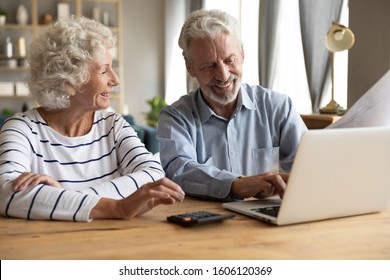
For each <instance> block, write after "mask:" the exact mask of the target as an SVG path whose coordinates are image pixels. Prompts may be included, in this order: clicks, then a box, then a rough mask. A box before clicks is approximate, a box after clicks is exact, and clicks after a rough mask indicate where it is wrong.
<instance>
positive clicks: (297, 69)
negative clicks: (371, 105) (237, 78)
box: [166, 0, 348, 114]
mask: <svg viewBox="0 0 390 280" xmlns="http://www.w3.org/2000/svg"><path fill="white" fill-rule="evenodd" d="M176 1H177V2H181V1H180V0H176ZM168 2H170V1H168ZM280 5H281V11H280V12H281V14H282V16H281V17H280V18H281V22H280V23H279V30H278V39H277V45H276V48H277V51H276V57H275V59H276V65H277V69H276V73H275V77H274V81H273V83H272V84H273V90H275V91H278V92H280V93H284V94H286V95H288V96H290V98H291V99H292V101H293V103H294V106H295V107H296V108H297V110H298V112H299V113H301V114H310V113H312V109H311V101H310V94H309V89H308V85H307V78H306V70H305V63H304V56H303V48H302V40H301V31H300V30H301V29H300V20H299V6H298V5H299V1H281V2H280ZM343 5H344V6H343V10H342V11H343V12H342V15H341V18H340V23H341V24H343V25H346V26H348V1H344V4H343ZM259 6H260V0H250V1H247V0H246V1H245V0H224V1H221V0H205V1H204V8H205V9H220V10H224V11H226V12H228V13H230V14H231V15H233V16H234V17H236V18H237V19H238V20H239V21H240V24H241V28H242V30H241V32H242V40H243V43H244V49H245V63H244V65H243V82H245V83H248V84H252V85H255V84H259V72H258V60H259V58H258V40H259V38H258V25H259V24H258V22H259ZM166 18H168V19H169V18H175V17H174V16H170V17H166ZM176 18H177V17H176ZM181 20H182V19H181ZM181 24H182V21H181V23H180V24H179V25H180V27H181ZM180 27H179V26H178V23H176V27H175V28H176V30H178V31H176V32H177V33H179V32H180ZM329 27H330V26H329ZM177 38H178V34H177V37H175V38H174V40H173V41H170V42H174V43H173V44H174V46H172V43H170V46H169V47H168V46H166V49H168V50H170V52H171V53H173V52H175V55H177V54H178V53H180V59H181V61H180V62H176V63H169V62H168V63H167V64H166V65H167V66H169V69H174V67H176V68H175V69H176V70H174V71H172V70H169V69H168V68H167V69H166V70H167V71H166V73H179V72H180V71H183V69H184V71H185V66H184V62H183V58H182V56H181V50H180V49H179V47H178V46H177ZM324 38H325V34H324ZM171 39H172V38H171ZM324 44H325V42H324ZM291 46H292V47H291ZM176 48H177V49H179V51H178V50H176V51H174V50H172V49H176ZM173 56H174V55H172V54H171V58H170V61H172V59H173V58H172V57H173ZM175 65H176V66H175ZM347 72H348V52H347V51H344V52H340V53H336V54H335V100H336V101H337V102H338V103H339V104H340V105H341V106H342V107H346V104H347ZM167 76H168V75H167ZM169 76H171V78H170V80H171V82H170V83H169V82H167V80H166V100H167V102H168V103H171V102H173V101H175V100H177V99H178V98H179V97H180V96H181V95H183V94H185V93H186V92H187V89H186V86H185V84H186V83H185V75H169ZM178 77H180V79H182V80H183V81H181V82H180V81H178ZM167 79H169V77H167ZM169 85H171V88H169ZM172 85H176V88H175V87H173V86H172ZM177 86H179V88H178V87H177ZM330 99H331V88H329V89H327V90H326V93H324V95H323V97H322V100H321V104H320V107H323V106H325V105H326V104H327V103H328V102H329V101H330Z"/></svg>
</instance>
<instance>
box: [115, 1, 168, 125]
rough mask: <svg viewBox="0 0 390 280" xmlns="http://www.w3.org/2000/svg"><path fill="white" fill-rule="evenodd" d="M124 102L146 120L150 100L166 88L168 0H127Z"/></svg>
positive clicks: (142, 119)
mask: <svg viewBox="0 0 390 280" xmlns="http://www.w3.org/2000/svg"><path fill="white" fill-rule="evenodd" d="M122 8H123V10H122V13H123V15H122V20H123V22H122V32H123V60H124V68H123V73H124V75H123V77H122V81H121V83H122V85H123V86H124V89H125V92H124V103H125V104H127V105H128V108H129V113H130V114H132V115H133V116H134V117H135V119H136V122H137V123H146V121H145V116H144V113H145V112H148V111H149V105H148V104H147V103H146V100H147V99H149V98H152V97H154V96H155V95H157V94H161V93H162V91H163V90H164V75H163V73H164V1H163V0H157V1H156V0H123V2H122Z"/></svg>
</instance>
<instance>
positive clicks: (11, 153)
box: [0, 109, 164, 221]
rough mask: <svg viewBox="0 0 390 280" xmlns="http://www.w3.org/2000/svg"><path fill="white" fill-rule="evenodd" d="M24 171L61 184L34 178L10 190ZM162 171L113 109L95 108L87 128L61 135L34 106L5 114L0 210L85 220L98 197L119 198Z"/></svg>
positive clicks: (6, 213) (0, 134)
mask: <svg viewBox="0 0 390 280" xmlns="http://www.w3.org/2000/svg"><path fill="white" fill-rule="evenodd" d="M23 172H33V173H39V174H46V175H49V176H51V177H53V178H54V179H56V180H57V181H58V182H60V183H61V184H62V186H63V187H64V189H61V188H56V187H53V186H48V185H45V184H39V185H37V186H32V187H29V188H26V189H25V190H24V191H20V192H15V191H14V190H13V188H12V181H13V180H14V179H15V178H17V177H18V176H19V175H20V174H21V173H23ZM163 176H164V171H163V170H162V167H161V165H160V163H159V161H158V160H156V159H155V158H154V156H153V155H152V154H151V153H150V152H149V151H148V150H146V148H145V146H144V144H143V143H142V142H141V141H140V139H139V138H138V136H137V134H136V132H135V131H134V129H133V128H132V127H131V126H130V125H129V124H128V123H127V122H126V121H125V120H124V119H123V118H122V117H121V116H120V115H118V114H116V113H108V112H104V111H97V112H95V116H94V123H93V126H92V129H91V130H90V132H89V133H88V134H86V135H84V136H80V137H66V136H63V135H61V134H59V133H57V132H56V131H55V130H53V129H52V128H51V127H49V126H48V124H47V123H46V122H45V121H44V120H43V119H42V118H41V116H40V115H39V113H38V111H37V110H36V109H31V110H29V111H27V112H24V113H18V114H16V115H15V116H13V117H11V118H9V119H8V120H7V121H6V122H5V123H4V125H3V127H2V130H1V132H0V213H1V214H2V215H4V216H9V217H20V218H25V219H45V220H50V219H52V220H73V221H89V220H90V218H89V216H90V212H91V210H92V209H93V207H95V206H96V204H97V203H98V201H99V199H100V198H101V197H106V198H113V199H121V198H124V197H127V196H129V195H130V194H132V193H133V192H135V191H136V190H137V189H138V188H140V187H141V186H142V185H144V184H145V183H147V182H151V181H155V180H158V179H160V178H162V177H163Z"/></svg>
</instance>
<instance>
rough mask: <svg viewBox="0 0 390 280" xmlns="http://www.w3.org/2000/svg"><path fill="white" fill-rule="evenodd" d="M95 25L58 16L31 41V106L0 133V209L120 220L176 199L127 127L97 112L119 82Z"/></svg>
mask: <svg viewBox="0 0 390 280" xmlns="http://www.w3.org/2000/svg"><path fill="white" fill-rule="evenodd" d="M114 44H115V37H113V35H112V33H111V31H110V30H109V29H108V28H107V27H105V26H104V25H102V24H100V23H98V22H95V21H92V20H89V19H86V18H71V19H62V20H59V21H57V22H56V23H54V24H53V25H52V26H51V27H50V29H49V30H48V31H47V32H46V33H45V34H43V35H41V36H40V37H38V38H37V39H35V41H33V42H32V44H31V48H30V55H29V65H30V76H29V80H28V86H29V89H30V92H31V95H32V96H33V97H34V98H35V99H36V101H37V103H38V104H39V105H40V107H37V108H34V109H31V110H29V111H27V112H24V113H18V114H16V115H14V116H13V117H11V118H10V119H8V121H7V122H6V123H5V124H4V126H3V128H2V131H1V133H0V211H1V212H0V213H1V214H2V215H5V216H9V217H20V218H25V219H51V220H73V221H90V220H92V219H98V218H119V219H130V218H132V217H134V216H137V215H140V214H142V213H144V212H146V211H148V210H150V209H152V208H153V207H155V206H157V205H159V204H173V203H175V202H178V201H182V200H183V199H184V193H183V191H182V190H181V188H180V187H179V186H178V185H177V184H175V183H173V182H172V181H170V180H169V179H167V178H164V172H163V170H162V167H161V165H160V163H159V162H158V161H157V160H156V159H155V158H154V157H153V155H152V154H151V153H150V152H148V151H147V150H146V149H145V146H144V145H143V144H142V142H141V141H140V140H139V138H138V137H137V134H136V133H135V131H134V130H133V128H132V127H131V126H130V125H129V124H128V123H127V122H126V121H125V120H124V119H123V118H122V117H121V116H120V115H118V114H116V113H112V112H107V111H105V110H104V109H107V108H108V107H109V106H110V95H111V92H112V88H113V87H115V86H117V85H118V84H119V80H118V77H117V75H116V74H115V73H114V71H113V69H112V57H111V55H110V49H111V48H112V47H114Z"/></svg>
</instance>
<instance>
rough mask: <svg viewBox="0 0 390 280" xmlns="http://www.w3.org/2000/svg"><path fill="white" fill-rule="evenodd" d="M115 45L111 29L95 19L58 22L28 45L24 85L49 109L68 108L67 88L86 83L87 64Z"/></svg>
mask: <svg viewBox="0 0 390 280" xmlns="http://www.w3.org/2000/svg"><path fill="white" fill-rule="evenodd" d="M115 43H116V37H115V36H114V35H113V34H112V32H111V30H110V29H109V28H108V27H106V26H104V25H103V24H101V23H99V22H96V21H94V20H91V19H87V18H85V17H80V18H76V17H71V18H69V19H59V20H57V21H56V22H55V23H54V24H53V25H51V26H50V28H49V29H48V30H47V32H45V33H44V34H42V35H40V36H38V37H37V38H36V39H35V40H34V41H33V42H32V43H31V45H30V50H29V56H28V64H29V68H30V71H29V76H28V80H27V85H28V87H29V90H30V93H31V95H32V97H33V98H34V99H35V100H36V101H37V102H38V104H40V105H41V106H43V107H44V108H46V109H49V110H51V109H62V108H66V107H68V106H69V104H70V102H69V92H68V89H69V88H73V89H76V90H77V89H79V88H80V87H81V86H82V85H84V84H85V83H87V82H88V80H89V78H90V74H89V64H90V62H91V61H92V60H94V59H98V58H99V57H102V56H103V55H104V53H105V50H108V49H111V48H113V47H114V46H115Z"/></svg>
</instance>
